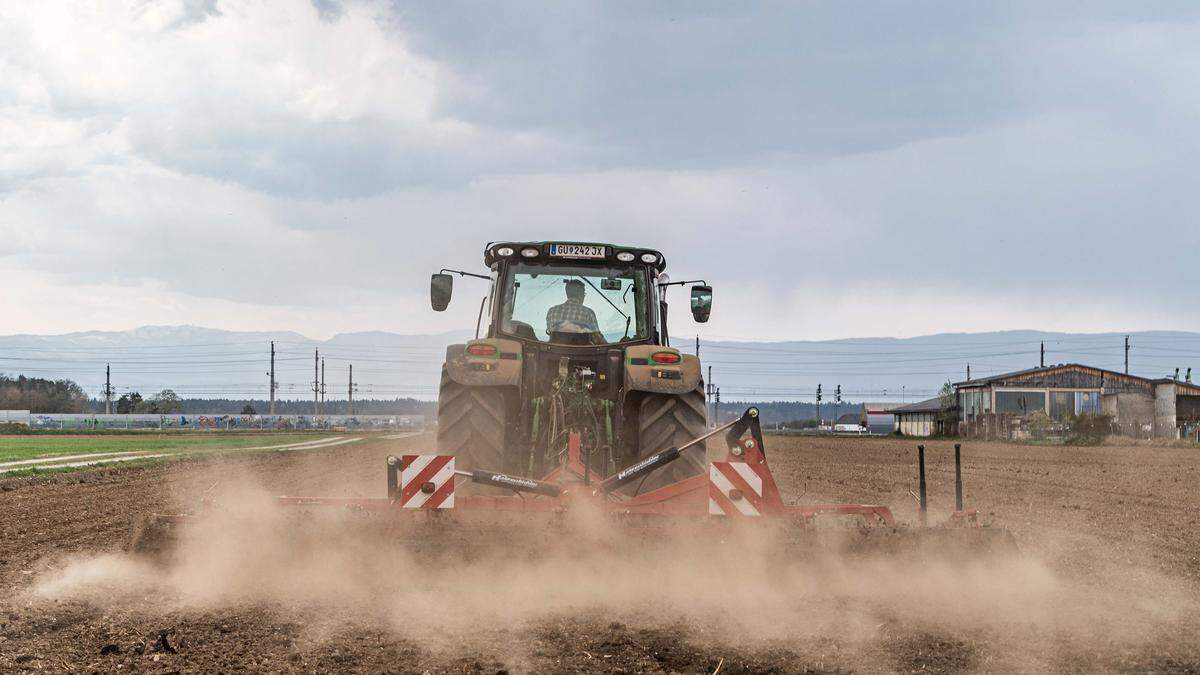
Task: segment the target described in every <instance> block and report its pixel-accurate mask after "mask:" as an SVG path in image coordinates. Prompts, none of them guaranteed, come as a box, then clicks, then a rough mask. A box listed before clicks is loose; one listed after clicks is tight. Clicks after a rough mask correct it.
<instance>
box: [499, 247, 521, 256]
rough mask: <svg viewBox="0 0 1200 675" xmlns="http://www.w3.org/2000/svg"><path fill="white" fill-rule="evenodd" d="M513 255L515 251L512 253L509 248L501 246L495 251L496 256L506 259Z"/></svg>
mask: <svg viewBox="0 0 1200 675" xmlns="http://www.w3.org/2000/svg"><path fill="white" fill-rule="evenodd" d="M514 253H516V251H514V250H513V249H512V247H511V246H501V247H500V248H498V249H496V255H498V256H503V257H506V258H507V257H508V256H510V255H512V254H514Z"/></svg>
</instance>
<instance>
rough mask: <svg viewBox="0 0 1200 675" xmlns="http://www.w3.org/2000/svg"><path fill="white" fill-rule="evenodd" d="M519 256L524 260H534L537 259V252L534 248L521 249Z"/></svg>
mask: <svg viewBox="0 0 1200 675" xmlns="http://www.w3.org/2000/svg"><path fill="white" fill-rule="evenodd" d="M521 255H523V256H525V257H526V258H536V257H538V250H537V249H536V248H523V249H521Z"/></svg>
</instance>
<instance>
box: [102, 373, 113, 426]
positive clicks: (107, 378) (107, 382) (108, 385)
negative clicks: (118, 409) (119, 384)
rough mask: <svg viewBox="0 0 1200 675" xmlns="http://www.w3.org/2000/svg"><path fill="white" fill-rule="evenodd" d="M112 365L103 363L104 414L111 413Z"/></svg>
mask: <svg viewBox="0 0 1200 675" xmlns="http://www.w3.org/2000/svg"><path fill="white" fill-rule="evenodd" d="M112 395H113V388H112V367H111V366H110V365H109V364H107V363H106V364H104V414H105V415H111V414H112Z"/></svg>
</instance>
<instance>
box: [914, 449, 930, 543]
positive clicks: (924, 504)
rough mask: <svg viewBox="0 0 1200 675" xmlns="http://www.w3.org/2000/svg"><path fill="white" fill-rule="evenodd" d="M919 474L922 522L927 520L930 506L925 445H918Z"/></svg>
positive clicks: (918, 490)
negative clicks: (926, 481)
mask: <svg viewBox="0 0 1200 675" xmlns="http://www.w3.org/2000/svg"><path fill="white" fill-rule="evenodd" d="M917 475H918V477H919V482H918V487H917V492H918V499H919V501H920V503H921V524H922V525H924V524H925V522H926V511H927V510H928V508H929V497H928V495H927V493H926V492H925V446H924V445H918V446H917Z"/></svg>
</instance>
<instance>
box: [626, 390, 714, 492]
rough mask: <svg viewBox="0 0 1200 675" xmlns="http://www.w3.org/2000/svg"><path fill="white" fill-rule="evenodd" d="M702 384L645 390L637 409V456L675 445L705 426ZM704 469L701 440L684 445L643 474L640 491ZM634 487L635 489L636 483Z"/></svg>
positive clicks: (701, 432)
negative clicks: (668, 390)
mask: <svg viewBox="0 0 1200 675" xmlns="http://www.w3.org/2000/svg"><path fill="white" fill-rule="evenodd" d="M705 419H706V415H705V402H704V388H703V386H700V387H697V388H696V389H695V390H693V391H690V392H688V393H686V394H646V395H645V396H644V397H643V398H642V401H641V405H640V406H639V411H638V459H641V458H643V457H646V456H648V455H651V454H653V453H655V452H658V451H659V450H666V449H667V448H670V447H679V446H681V445H683V444H685V443H687V442H688V441H692V440H695V439H696V438H697V437H699V436H702V435H704V433H705V432H706V431H707V430H708V427H707V424H706V422H705ZM707 470H708V457H707V455H706V454H705V451H704V444H703V443H701V444H700V445H699V446H695V447H692V448H688V449H687V450H685V451H684V452H683V455H682V456H681V457H680V458H679V459H677V460H675V461H674V462H671V463H670V464H669V465H667V466H665V467H663V468H661V469H659V470H657V471H655V472H654V473H652V474H650V475H649V476H648V477H647V478H646V482H645V484H644V485H643V486H642V487H641V489H640V492H647V491H649V490H653V489H655V488H659V487H662V486H664V485H670V484H671V483H675V482H678V481H681V480H683V479H685V478H689V477H691V476H696V475H700V474H703V473H704V472H705V471H707ZM634 485H635V489H636V483H635V484H634Z"/></svg>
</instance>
